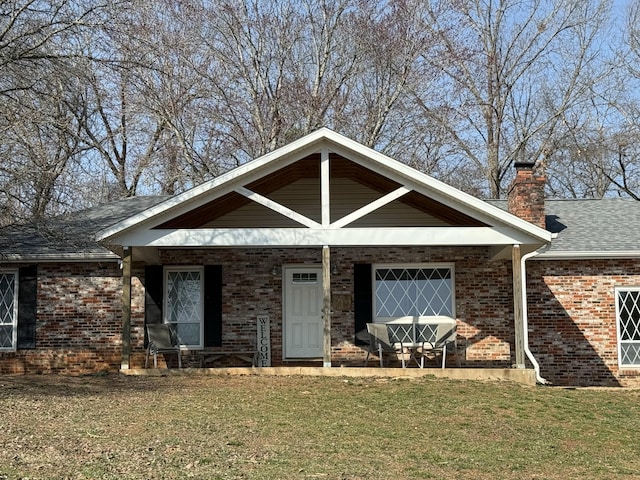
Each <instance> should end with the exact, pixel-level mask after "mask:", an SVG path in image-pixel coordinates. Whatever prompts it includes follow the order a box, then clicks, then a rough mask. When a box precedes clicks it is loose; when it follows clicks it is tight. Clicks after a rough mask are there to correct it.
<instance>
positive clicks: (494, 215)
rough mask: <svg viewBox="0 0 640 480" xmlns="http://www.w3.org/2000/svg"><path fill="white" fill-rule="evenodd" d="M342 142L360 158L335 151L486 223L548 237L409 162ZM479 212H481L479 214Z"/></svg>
mask: <svg viewBox="0 0 640 480" xmlns="http://www.w3.org/2000/svg"><path fill="white" fill-rule="evenodd" d="M344 143H351V148H350V150H352V152H354V153H357V154H358V156H359V157H361V158H358V157H354V156H353V155H350V154H349V152H348V151H345V150H343V149H341V148H339V147H338V148H335V149H334V151H335V152H336V153H338V154H340V155H342V156H344V157H346V158H349V159H350V160H352V161H355V162H356V163H359V164H360V165H362V166H363V167H366V168H369V169H373V170H374V171H375V172H377V173H379V174H381V175H384V176H387V177H390V178H392V179H393V180H396V181H398V182H399V183H402V184H404V185H406V186H407V187H409V188H411V189H412V190H416V191H417V192H419V193H422V194H423V195H426V196H429V197H431V198H433V199H434V200H436V201H438V202H440V203H442V204H444V205H447V206H449V207H451V208H453V209H456V210H459V211H462V212H463V213H466V214H468V215H469V216H471V217H474V218H478V220H480V221H485V223H487V220H488V219H492V220H494V221H495V220H498V221H499V222H500V223H506V224H507V225H510V226H512V227H514V228H517V229H519V230H524V231H525V232H527V233H529V234H530V235H532V236H534V237H536V238H538V239H540V240H543V241H545V242H550V241H551V233H550V232H548V231H547V230H545V229H543V228H540V227H538V226H536V225H533V224H531V223H529V222H527V221H525V220H522V219H521V218H519V217H517V216H515V215H513V214H511V213H509V212H506V211H504V210H502V209H501V208H498V207H496V206H494V205H491V204H489V203H487V202H485V201H483V200H480V199H478V198H476V197H474V196H472V195H469V194H468V193H465V192H463V191H461V190H458V189H457V188H454V187H452V186H450V185H447V184H446V183H444V182H441V181H440V180H437V179H435V178H433V177H431V176H429V175H427V174H424V173H422V172H420V171H418V170H416V169H414V168H411V167H409V166H408V165H405V164H404V163H402V162H399V161H397V160H395V159H393V158H391V157H388V156H386V155H384V154H382V153H380V152H377V151H375V150H373V149H370V148H368V147H365V146H364V145H360V144H359V143H357V142H353V141H352V140H350V139H346V141H345V142H344ZM363 158H366V160H365V161H363V160H362V159H363ZM372 160H373V161H374V162H376V163H377V164H378V165H379V166H380V167H382V168H380V169H376V168H372V167H375V165H372V162H371V161H372ZM390 173H391V175H390ZM394 174H395V175H394ZM465 207H466V208H465ZM478 214H480V215H481V216H480V217H478Z"/></svg>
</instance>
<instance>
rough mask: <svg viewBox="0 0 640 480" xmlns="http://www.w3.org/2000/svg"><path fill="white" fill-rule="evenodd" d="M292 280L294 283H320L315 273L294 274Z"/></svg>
mask: <svg viewBox="0 0 640 480" xmlns="http://www.w3.org/2000/svg"><path fill="white" fill-rule="evenodd" d="M292 280H293V283H309V284H314V283H318V274H317V273H313V272H307V273H294V274H293V278H292Z"/></svg>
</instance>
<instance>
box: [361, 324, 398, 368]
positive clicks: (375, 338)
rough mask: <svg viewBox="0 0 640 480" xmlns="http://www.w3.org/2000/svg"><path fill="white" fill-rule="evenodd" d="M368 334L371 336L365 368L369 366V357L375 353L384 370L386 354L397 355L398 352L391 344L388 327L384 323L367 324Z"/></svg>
mask: <svg viewBox="0 0 640 480" xmlns="http://www.w3.org/2000/svg"><path fill="white" fill-rule="evenodd" d="M367 333H368V334H369V338H368V342H369V345H368V350H367V358H366V359H365V361H364V366H365V367H366V366H367V365H369V355H371V354H372V353H373V354H375V355H377V356H378V358H379V359H380V368H382V367H384V359H383V358H384V354H385V353H395V351H396V349H395V348H393V346H392V345H391V343H390V342H389V335H388V334H387V327H386V325H384V324H383V323H367Z"/></svg>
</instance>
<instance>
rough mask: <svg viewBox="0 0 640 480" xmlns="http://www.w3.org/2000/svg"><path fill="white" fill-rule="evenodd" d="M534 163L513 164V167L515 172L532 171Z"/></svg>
mask: <svg viewBox="0 0 640 480" xmlns="http://www.w3.org/2000/svg"><path fill="white" fill-rule="evenodd" d="M535 165H536V162H515V163H514V164H513V166H514V167H515V168H516V170H533V167H534V166H535Z"/></svg>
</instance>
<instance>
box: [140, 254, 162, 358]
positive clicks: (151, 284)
mask: <svg viewBox="0 0 640 480" xmlns="http://www.w3.org/2000/svg"><path fill="white" fill-rule="evenodd" d="M163 297H164V268H163V267H162V265H148V266H146V267H145V269H144V324H145V325H147V324H155V323H162V321H163V318H162V305H163ZM147 341H148V340H147V329H146V328H145V330H144V346H145V348H146V347H147V345H148V343H147Z"/></svg>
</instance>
